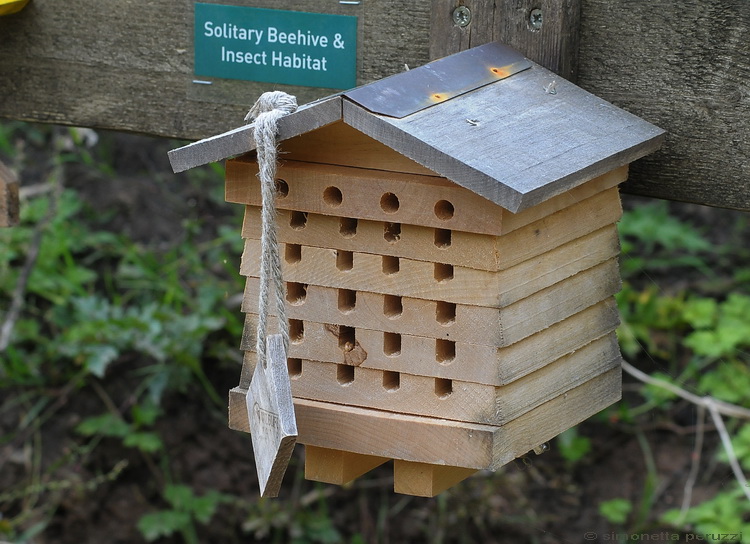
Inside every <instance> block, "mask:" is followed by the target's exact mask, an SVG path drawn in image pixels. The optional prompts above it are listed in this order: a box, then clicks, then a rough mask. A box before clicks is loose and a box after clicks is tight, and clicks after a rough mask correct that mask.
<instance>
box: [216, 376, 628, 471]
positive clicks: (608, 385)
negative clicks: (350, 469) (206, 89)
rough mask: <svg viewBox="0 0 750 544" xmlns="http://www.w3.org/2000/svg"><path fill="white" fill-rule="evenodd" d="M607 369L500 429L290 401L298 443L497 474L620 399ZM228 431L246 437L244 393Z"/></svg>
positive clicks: (233, 401)
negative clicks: (483, 470) (233, 431)
mask: <svg viewBox="0 0 750 544" xmlns="http://www.w3.org/2000/svg"><path fill="white" fill-rule="evenodd" d="M621 378H622V372H621V370H620V369H619V368H614V369H612V370H610V371H609V372H606V373H604V374H601V375H599V376H597V377H596V378H593V379H592V380H589V381H587V382H586V383H584V384H582V385H580V386H578V387H576V388H575V389H572V390H570V391H568V392H567V393H564V394H562V395H560V396H558V397H555V398H553V399H550V400H549V401H547V402H545V403H544V404H542V405H541V406H538V407H536V408H534V409H533V410H530V411H529V412H526V413H525V414H523V415H522V416H520V417H518V418H516V419H514V420H512V421H511V422H510V423H507V424H506V425H503V426H500V427H497V426H492V425H482V424H478V423H465V422H459V421H448V420H443V419H437V418H428V417H422V416H412V415H406V414H396V413H392V412H384V411H382V410H373V409H370V408H358V407H354V406H342V405H340V404H334V403H329V402H321V401H315V400H306V399H295V400H294V406H295V413H296V416H297V426H298V428H299V438H298V440H297V441H298V442H299V443H301V444H305V445H308V444H310V445H313V446H320V447H324V448H329V449H335V450H343V451H351V452H354V453H361V454H363V455H374V456H376V457H387V458H390V459H403V460H407V461H416V462H421V463H429V464H436V465H447V466H457V467H466V468H474V469H489V470H496V469H498V468H500V467H501V466H502V465H504V464H506V463H508V462H510V461H512V460H513V459H515V458H516V457H519V456H521V455H524V454H526V453H527V452H529V451H531V450H532V449H534V448H536V447H537V446H538V445H539V444H543V443H544V442H547V441H548V440H551V439H552V438H553V437H555V436H557V435H558V434H560V433H561V432H562V431H564V430H566V429H568V428H569V427H571V426H572V425H576V424H578V423H580V422H581V421H583V420H584V419H587V418H589V417H591V416H592V415H594V414H595V413H597V412H599V411H600V410H602V409H604V408H606V407H607V406H609V405H610V404H612V403H614V402H616V401H617V400H619V399H620V390H621ZM229 400H230V402H229V424H230V427H231V428H233V429H235V430H238V431H245V432H247V430H248V426H247V410H245V408H244V403H245V391H244V390H242V389H240V388H235V389H233V390H232V391H231V392H230V399H229Z"/></svg>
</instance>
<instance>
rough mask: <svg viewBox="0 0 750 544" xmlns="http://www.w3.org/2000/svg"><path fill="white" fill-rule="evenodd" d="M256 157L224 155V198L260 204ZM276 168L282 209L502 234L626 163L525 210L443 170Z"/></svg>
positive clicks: (608, 179) (588, 191)
mask: <svg viewBox="0 0 750 544" xmlns="http://www.w3.org/2000/svg"><path fill="white" fill-rule="evenodd" d="M257 172H258V166H257V163H256V162H255V161H254V160H253V159H252V158H247V157H245V158H243V157H240V158H238V159H234V160H229V161H227V163H226V200H227V202H234V203H237V204H249V205H253V206H259V205H260V203H261V198H260V188H259V185H258V182H257V178H256V174H257ZM277 175H278V177H279V178H280V179H282V180H283V181H284V184H281V185H280V191H279V193H278V197H277V207H278V208H279V209H282V210H296V211H300V212H308V213H317V214H324V215H333V216H336V217H345V218H358V219H369V220H373V221H385V222H389V223H401V224H414V225H422V226H426V227H432V228H439V229H451V230H457V231H463V232H474V233H481V234H495V235H502V234H506V233H508V232H510V231H512V230H515V229H517V228H519V227H522V226H524V225H528V224H529V223H532V222H534V221H537V220H539V219H541V218H543V217H546V216H547V215H550V214H552V213H554V212H556V211H559V210H562V209H563V208H566V207H568V206H570V205H572V204H575V203H577V202H580V201H581V200H584V199H586V198H588V197H590V196H592V195H593V194H595V193H596V192H600V191H601V190H604V189H606V188H609V187H613V186H614V185H616V184H617V183H619V182H621V181H624V180H625V178H626V177H627V167H620V168H617V169H615V170H612V171H611V172H608V173H606V174H604V175H602V176H599V177H598V178H595V179H594V180H592V181H593V183H591V182H589V183H586V184H583V186H579V187H577V188H574V189H571V190H569V191H567V192H565V193H562V194H560V195H557V196H555V197H552V198H550V199H549V200H547V201H546V202H544V203H542V204H540V205H538V206H534V207H532V208H530V209H528V210H525V211H522V212H519V213H517V214H512V213H510V212H508V211H507V210H504V209H503V208H500V207H499V206H497V205H495V204H493V203H492V202H490V201H489V200H486V199H484V198H482V197H480V196H479V195H477V194H475V193H472V192H471V191H467V190H465V189H463V188H462V187H460V186H458V185H456V184H455V183H453V182H451V181H448V180H447V179H445V178H441V177H437V176H425V175H421V176H420V175H410V174H401V173H395V172H382V171H377V170H368V169H364V168H351V167H342V166H331V165H323V164H312V163H297V162H295V161H286V162H284V163H282V165H281V167H280V168H279V170H278V172H277Z"/></svg>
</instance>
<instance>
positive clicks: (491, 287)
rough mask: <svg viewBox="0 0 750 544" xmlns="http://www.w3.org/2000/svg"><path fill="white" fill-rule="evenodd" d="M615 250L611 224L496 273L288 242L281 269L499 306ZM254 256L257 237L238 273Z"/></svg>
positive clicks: (331, 283)
mask: <svg viewBox="0 0 750 544" xmlns="http://www.w3.org/2000/svg"><path fill="white" fill-rule="evenodd" d="M618 253H619V239H618V237H617V230H616V228H615V226H614V225H612V226H607V227H605V228H603V229H599V230H598V231H596V232H593V233H591V234H589V235H587V236H584V237H582V238H579V239H577V240H574V241H572V242H570V243H568V244H565V245H562V246H560V247H558V248H556V249H553V250H552V251H549V252H547V253H544V254H543V255H540V256H538V257H534V258H532V259H528V260H526V261H524V262H523V263H521V264H518V265H516V266H514V267H512V268H508V269H507V270H503V271H500V272H487V271H483V270H474V269H471V268H465V267H460V266H453V265H446V264H440V263H434V264H433V263H427V262H422V261H414V260H411V259H402V258H398V257H390V256H379V255H371V254H367V253H357V252H342V251H336V250H330V249H320V248H315V247H308V246H298V245H292V244H285V249H284V254H285V258H284V260H283V263H282V269H283V274H284V279H285V280H286V281H290V282H295V283H302V284H308V285H320V286H322V287H333V288H339V289H350V290H355V291H369V292H374V293H382V294H388V295H397V296H406V297H414V298H421V299H428V300H441V301H445V302H451V303H457V304H469V305H477V306H490V307H495V308H502V307H505V306H508V305H510V304H513V303H514V302H517V301H519V300H521V299H523V298H525V297H527V296H530V295H532V294H533V293H536V292H537V291H541V290H542V289H546V288H547V287H549V286H551V285H554V284H556V283H558V282H560V281H563V280H565V279H567V278H570V277H572V276H574V275H575V274H577V273H579V272H581V271H583V270H587V269H589V268H591V267H593V266H596V265H597V264H600V263H602V262H604V261H607V260H609V259H612V258H614V257H615V256H617V254H618ZM259 255H260V242H259V241H257V240H246V241H245V251H244V253H243V255H242V262H241V265H240V273H241V274H242V275H244V276H253V277H258V276H259V261H260V259H259Z"/></svg>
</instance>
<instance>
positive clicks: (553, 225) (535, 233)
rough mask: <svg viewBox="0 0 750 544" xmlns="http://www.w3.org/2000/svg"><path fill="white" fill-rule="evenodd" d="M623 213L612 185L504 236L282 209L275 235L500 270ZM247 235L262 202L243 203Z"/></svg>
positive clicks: (257, 231)
mask: <svg viewBox="0 0 750 544" xmlns="http://www.w3.org/2000/svg"><path fill="white" fill-rule="evenodd" d="M621 215H622V208H621V207H620V197H619V193H618V191H617V189H616V188H612V189H608V190H606V191H604V192H601V193H598V194H596V195H594V196H592V197H590V198H587V199H586V200H583V201H582V202H579V203H577V204H573V205H572V206H569V207H567V208H564V209H563V210H560V211H558V212H556V213H553V214H551V215H548V216H546V217H543V218H541V219H539V220H537V221H535V222H533V223H530V224H528V225H526V226H524V227H521V228H519V229H516V230H514V231H513V232H510V233H508V234H506V235H504V236H492V235H485V234H471V233H467V232H462V231H454V230H451V229H434V228H428V227H421V226H416V225H410V224H401V223H398V222H388V221H383V222H379V221H368V220H352V219H350V218H343V219H342V218H341V217H335V216H329V215H320V214H313V213H309V214H307V215H306V216H305V215H303V214H300V212H291V211H288V210H282V211H281V212H279V214H278V225H279V232H278V240H279V241H280V242H284V243H291V244H303V245H308V246H313V247H321V248H326V249H341V250H345V251H362V252H365V253H375V254H378V255H393V256H396V257H406V258H409V259H415V260H420V261H429V262H439V263H447V264H454V265H460V266H465V267H468V268H477V269H480V270H504V269H506V268H510V267H511V266H514V265H516V264H519V263H521V262H523V261H525V260H527V259H530V258H532V257H536V256H538V255H541V254H542V253H544V252H546V251H549V250H551V249H554V248H555V247H557V246H560V245H562V244H565V243H567V242H570V241H571V240H575V239H576V238H580V237H581V236H585V235H586V234H588V233H590V232H593V231H595V230H598V229H600V228H602V227H604V226H606V225H611V224H612V223H615V222H617V221H618V220H619V219H620V216H621ZM242 235H243V237H245V238H252V239H255V240H259V239H260V235H261V218H260V208H259V207H256V206H247V208H246V211H245V221H244V225H243V229H242Z"/></svg>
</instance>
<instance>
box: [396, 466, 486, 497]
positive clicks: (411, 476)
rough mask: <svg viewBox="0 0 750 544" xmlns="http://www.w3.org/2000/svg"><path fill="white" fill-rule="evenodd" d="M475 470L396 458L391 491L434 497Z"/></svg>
mask: <svg viewBox="0 0 750 544" xmlns="http://www.w3.org/2000/svg"><path fill="white" fill-rule="evenodd" d="M476 472H477V471H476V470H474V469H472V468H462V467H446V466H442V465H430V464H427V463H415V462H412V461H402V460H398V459H397V460H395V461H394V462H393V491H395V492H396V493H400V494H402V495H415V496H417V497H434V496H435V495H437V494H438V493H442V492H443V491H445V490H446V489H448V488H449V487H452V486H454V485H456V484H457V483H459V482H461V481H463V480H465V479H466V478H468V477H469V476H471V475H472V474H474V473H476Z"/></svg>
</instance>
